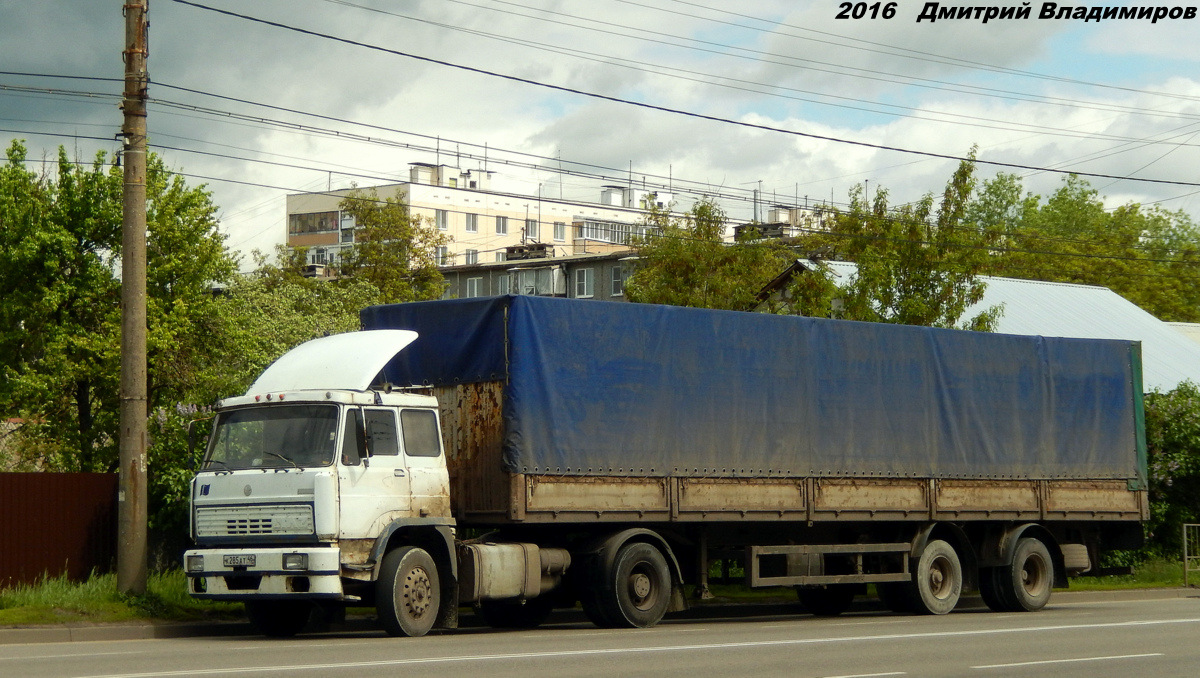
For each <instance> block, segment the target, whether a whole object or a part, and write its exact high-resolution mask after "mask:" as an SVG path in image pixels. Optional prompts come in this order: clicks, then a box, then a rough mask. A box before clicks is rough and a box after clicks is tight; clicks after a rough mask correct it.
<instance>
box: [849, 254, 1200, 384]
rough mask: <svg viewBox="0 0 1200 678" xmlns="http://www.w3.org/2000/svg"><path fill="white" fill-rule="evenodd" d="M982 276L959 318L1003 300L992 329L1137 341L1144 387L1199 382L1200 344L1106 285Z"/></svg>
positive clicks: (1056, 335)
mask: <svg viewBox="0 0 1200 678" xmlns="http://www.w3.org/2000/svg"><path fill="white" fill-rule="evenodd" d="M828 263H829V265H830V266H831V267H832V268H833V269H834V270H835V271H837V272H838V273H840V274H841V275H842V278H841V279H840V280H838V282H839V283H841V281H842V280H848V279H849V278H852V277H853V276H854V273H855V270H856V269H855V267H854V264H850V263H845V262H828ZM984 280H985V281H987V291H986V292H984V295H983V301H981V302H980V303H979V304H976V305H975V306H972V307H971V308H969V309H967V312H966V313H964V314H963V317H964V318H969V317H970V316H972V315H975V314H976V313H979V312H980V311H981V310H983V309H985V308H987V307H989V306H996V305H999V304H1003V305H1004V314H1003V315H1002V316H1001V317H1000V322H999V323H998V326H997V328H996V331H997V332H1002V333H1005V334H1032V335H1037V336H1043V337H1079V338H1087V339H1126V340H1134V341H1140V342H1142V370H1143V375H1142V376H1143V382H1144V386H1145V389H1146V391H1154V390H1158V391H1169V390H1171V389H1173V388H1175V387H1176V386H1177V385H1178V384H1179V383H1180V382H1182V381H1184V380H1189V379H1190V380H1191V381H1193V382H1195V383H1197V384H1200V344H1198V343H1195V342H1193V341H1191V340H1190V339H1189V338H1188V337H1186V336H1184V335H1183V334H1182V333H1180V332H1179V331H1178V330H1177V329H1175V328H1173V327H1171V326H1170V325H1168V324H1167V323H1165V322H1163V321H1161V320H1159V319H1158V318H1155V317H1154V316H1152V315H1150V314H1149V313H1147V312H1146V311H1144V310H1142V309H1141V307H1139V306H1138V305H1137V304H1134V303H1133V302H1131V301H1128V300H1126V299H1125V298H1124V297H1122V296H1121V295H1119V294H1117V293H1116V292H1113V291H1112V290H1110V289H1108V288H1106V287H1094V286H1091V285H1072V284H1068V283H1051V282H1041V281H1037V280H1016V279H1014V278H994V277H990V276H985V277H984Z"/></svg>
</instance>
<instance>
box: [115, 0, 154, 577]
mask: <svg viewBox="0 0 1200 678" xmlns="http://www.w3.org/2000/svg"><path fill="white" fill-rule="evenodd" d="M148 3H149V0H125V52H124V58H125V98H124V101H123V102H122V104H121V108H122V110H123V111H124V113H125V124H124V125H123V126H122V128H121V136H122V137H123V138H124V141H125V148H124V150H123V151H122V154H123V155H124V162H125V189H124V217H123V219H122V222H121V243H122V244H121V248H122V249H121V432H120V450H121V469H120V481H119V482H120V484H119V494H118V497H117V498H118V511H117V590H118V591H121V592H123V593H133V594H139V595H140V594H143V593H145V592H146V570H147V566H148V563H147V561H148V558H147V550H146V525H147V513H148V511H147V501H146V440H147V435H146V89H147V87H148V86H149V84H150V77H149V75H148V74H147V72H146V56H147V47H148V37H147V23H146V10H147V9H148V7H147V5H148Z"/></svg>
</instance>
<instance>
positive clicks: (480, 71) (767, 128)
mask: <svg viewBox="0 0 1200 678" xmlns="http://www.w3.org/2000/svg"><path fill="white" fill-rule="evenodd" d="M172 1H173V2H176V3H178V4H181V5H187V6H189V7H195V8H197V9H202V10H207V11H210V12H215V13H217V14H223V15H226V16H230V17H234V18H238V19H243V20H246V21H251V22H254V23H260V24H263V25H267V26H272V27H275V28H280V29H283V30H288V31H292V32H295V33H300V34H303V35H308V36H312V37H317V38H322V39H326V40H332V41H335V42H340V43H343V44H347V45H352V46H355V47H362V48H365V49H370V50H374V51H378V52H383V53H387V54H392V55H395V56H401V57H405V58H409V59H415V60H417V61H423V62H426V63H432V64H436V65H439V66H446V67H449V68H455V69H458V70H462V71H466V72H470V73H476V74H479V75H486V76H489V77H494V78H500V79H503V80H508V81H511V82H519V83H523V84H527V85H533V86H535V87H542V88H546V89H551V90H554V91H559V92H565V93H568V94H576V95H579V96H585V97H590V98H593V99H598V100H601V101H609V102H613V103H619V104H625V105H629V106H636V107H639V108H644V109H647V110H654V111H660V112H663V113H671V114H675V115H682V116H685V117H689V118H694V119H697V120H707V121H710V122H718V123H722V124H727V125H735V126H739V127H744V128H747V129H756V130H760V131H764V132H774V133H779V134H787V135H790V136H796V137H803V138H808V139H817V140H820V141H831V142H834V143H840V144H849V145H853V146H859V147H863V148H873V149H876V150H884V151H893V152H897V153H908V154H912V155H921V156H925V157H930V158H940V159H943V160H954V161H958V162H966V161H971V160H972V159H971V158H967V157H964V156H957V155H950V154H945V153H934V152H931V151H920V150H915V149H908V148H901V147H898V146H887V145H883V144H873V143H870V142H865V141H856V140H850V139H840V138H838V137H832V136H826V135H820V134H812V133H808V132H798V131H795V130H788V129H783V128H779V127H772V126H770V125H761V124H756V123H749V122H744V121H738V120H732V119H729V118H722V117H719V116H714V115H706V114H703V113H696V112H692V111H684V110H681V109H675V108H669V107H666V106H659V105H655V104H648V103H645V102H638V101H632V100H629V99H622V98H620V97H615V96H610V95H606V94H599V93H596V92H589V91H586V90H581V89H576V88H571V87H565V86H562V85H554V84H550V83H544V82H539V81H536V80H531V79H529V78H522V77H518V76H515V75H508V74H504V73H498V72H495V71H489V70H486V69H482V68H476V67H473V66H464V65H462V64H455V63H452V62H449V61H444V60H440V59H433V58H430V57H425V56H420V55H416V54H411V53H408V52H401V51H399V50H394V49H390V48H386V47H381V46H379V45H372V44H370V43H365V42H361V41H358V40H350V39H348V38H341V37H337V36H334V35H330V34H327V33H320V32H318V31H312V30H308V29H305V28H299V27H296V26H290V25H288V24H284V23H280V22H277V21H270V20H267V19H261V18H258V17H253V16H249V15H246V14H239V13H237V12H231V11H229V10H224V9H218V8H215V7H210V6H208V5H203V4H200V3H196V2H191V1H190V0H172ZM973 161H974V162H977V163H979V164H983V165H991V166H995V167H1008V168H1012V169H1023V170H1035V169H1036V170H1041V171H1045V172H1055V173H1058V174H1075V175H1078V176H1087V177H1096V178H1103V179H1122V180H1127V181H1136V182H1142V183H1154V184H1170V185H1176V186H1200V183H1197V182H1188V181H1173V180H1167V179H1146V178H1141V177H1128V176H1118V175H1112V174H1101V173H1097V172H1082V171H1069V170H1062V169H1050V168H1040V167H1034V166H1030V165H1023V164H1019V163H1009V162H1000V161H996V160H984V159H973Z"/></svg>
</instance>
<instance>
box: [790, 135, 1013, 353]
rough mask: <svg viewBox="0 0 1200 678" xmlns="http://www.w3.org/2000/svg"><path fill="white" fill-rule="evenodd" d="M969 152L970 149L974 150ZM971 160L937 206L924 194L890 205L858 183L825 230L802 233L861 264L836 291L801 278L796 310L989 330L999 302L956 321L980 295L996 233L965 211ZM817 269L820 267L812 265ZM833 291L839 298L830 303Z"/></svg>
mask: <svg viewBox="0 0 1200 678" xmlns="http://www.w3.org/2000/svg"><path fill="white" fill-rule="evenodd" d="M972 153H973V152H972ZM974 173H975V164H974V163H973V162H967V161H964V162H962V163H960V164H959V167H958V169H957V170H956V171H955V172H954V175H953V176H952V177H951V178H950V181H949V182H947V184H946V188H945V190H944V191H943V193H942V197H941V201H940V202H939V203H937V207H936V209H935V203H934V198H933V196H932V195H926V196H925V197H923V198H922V199H921V200H918V201H917V202H915V203H911V204H907V205H900V206H896V207H892V206H889V204H888V192H887V190H886V189H882V188H880V189H879V190H878V191H876V193H875V195H874V197H873V199H872V200H870V201H868V200H867V198H866V197H865V196H864V195H863V190H862V187H856V188H855V189H854V190H853V191H852V192H851V194H850V198H851V202H850V208H849V209H848V210H847V211H845V212H842V213H839V214H837V215H836V218H835V219H834V222H833V225H832V227H831V228H830V230H829V232H828V233H821V234H816V235H812V236H807V237H805V238H803V239H802V241H801V247H802V248H803V249H805V250H808V251H826V252H830V251H831V252H835V253H836V255H835V256H837V257H838V258H843V259H846V260H849V261H853V262H854V263H855V264H856V265H857V267H858V272H857V275H856V276H855V277H854V279H853V280H851V281H849V282H848V284H847V285H845V286H843V287H842V289H841V290H840V291H834V290H833V289H832V288H831V281H830V280H829V278H828V275H825V276H824V277H825V278H826V280H825V281H824V282H822V281H820V280H817V281H812V280H805V279H804V276H800V279H799V280H798V282H797V283H796V286H795V287H794V288H793V290H792V297H793V299H795V305H794V310H795V312H798V313H802V314H804V315H813V316H820V317H830V316H835V317H840V318H844V319H847V320H866V321H872V322H886V323H900V324H905V325H926V326H931V327H959V328H962V329H972V330H982V331H991V330H993V329H995V325H996V321H997V320H998V319H999V315H1000V312H1001V309H999V308H990V309H987V310H985V311H983V312H982V313H980V314H979V315H976V316H975V317H973V318H968V319H966V320H965V321H961V322H960V320H961V318H962V316H963V314H964V313H965V312H966V310H967V308H968V307H970V306H971V305H973V304H975V303H978V302H979V301H980V300H981V299H983V292H984V290H985V288H986V284H985V283H984V282H983V281H982V280H980V279H979V278H978V276H979V274H980V273H982V272H984V271H985V270H987V267H988V265H989V264H990V259H991V249H992V248H993V247H994V246H995V245H996V243H997V242H998V241H999V239H1000V231H999V229H998V228H996V227H982V228H980V227H978V226H977V225H976V224H974V223H971V222H970V221H969V220H968V219H967V212H968V208H969V206H970V205H971V200H972V195H973V192H974V189H975V174H974ZM815 273H817V277H821V276H820V272H819V271H817V272H815ZM831 297H838V298H840V301H841V303H840V304H832V305H831V304H830V300H831Z"/></svg>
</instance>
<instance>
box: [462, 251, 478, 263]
mask: <svg viewBox="0 0 1200 678" xmlns="http://www.w3.org/2000/svg"><path fill="white" fill-rule="evenodd" d="M465 254H466V255H467V266H470V265H472V264H478V263H479V250H467V251H466V253H465Z"/></svg>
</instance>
